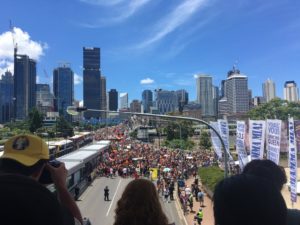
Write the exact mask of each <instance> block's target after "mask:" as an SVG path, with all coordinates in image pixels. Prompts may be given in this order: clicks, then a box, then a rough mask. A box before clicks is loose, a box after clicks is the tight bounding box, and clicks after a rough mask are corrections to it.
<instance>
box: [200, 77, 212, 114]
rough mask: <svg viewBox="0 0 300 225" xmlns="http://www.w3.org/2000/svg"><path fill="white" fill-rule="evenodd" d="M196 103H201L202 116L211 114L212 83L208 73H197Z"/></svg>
mask: <svg viewBox="0 0 300 225" xmlns="http://www.w3.org/2000/svg"><path fill="white" fill-rule="evenodd" d="M196 88H197V103H199V104H201V109H202V116H213V115H214V105H213V90H212V88H213V85H212V77H211V76H208V75H198V77H197V79H196Z"/></svg>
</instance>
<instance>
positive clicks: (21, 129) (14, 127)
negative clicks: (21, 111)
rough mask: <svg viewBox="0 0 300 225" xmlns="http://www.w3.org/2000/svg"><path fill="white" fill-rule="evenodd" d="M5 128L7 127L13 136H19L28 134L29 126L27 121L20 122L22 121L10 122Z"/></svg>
mask: <svg viewBox="0 0 300 225" xmlns="http://www.w3.org/2000/svg"><path fill="white" fill-rule="evenodd" d="M5 127H8V128H9V129H10V131H11V132H13V133H14V134H21V133H28V132H29V124H28V121H26V120H22V121H15V122H10V123H7V124H6V125H5Z"/></svg>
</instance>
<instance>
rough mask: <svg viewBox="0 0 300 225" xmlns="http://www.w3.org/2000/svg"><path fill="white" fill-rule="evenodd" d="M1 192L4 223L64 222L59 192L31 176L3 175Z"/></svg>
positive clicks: (50, 223) (44, 223) (51, 223)
mask: <svg viewBox="0 0 300 225" xmlns="http://www.w3.org/2000/svg"><path fill="white" fill-rule="evenodd" d="M0 193H1V195H0V202H1V204H0V212H1V224H7V225H8V224H15V225H19V224H20V225H22V224H30V225H40V224H43V225H53V224H56V225H62V224H63V221H64V216H63V209H62V208H61V207H60V204H59V201H58V200H57V198H56V197H55V195H53V194H52V193H51V192H50V191H49V190H48V189H47V188H45V187H43V186H42V185H41V184H39V183H37V182H36V181H34V180H33V179H31V178H29V177H26V176H22V175H16V174H5V175H1V176H0Z"/></svg>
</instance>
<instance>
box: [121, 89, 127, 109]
mask: <svg viewBox="0 0 300 225" xmlns="http://www.w3.org/2000/svg"><path fill="white" fill-rule="evenodd" d="M120 109H128V93H126V92H125V93H120Z"/></svg>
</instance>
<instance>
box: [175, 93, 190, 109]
mask: <svg viewBox="0 0 300 225" xmlns="http://www.w3.org/2000/svg"><path fill="white" fill-rule="evenodd" d="M176 95H177V100H178V109H179V111H180V112H182V110H183V107H184V106H185V105H187V104H188V102H189V93H187V91H186V90H184V89H181V90H178V91H176Z"/></svg>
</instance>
